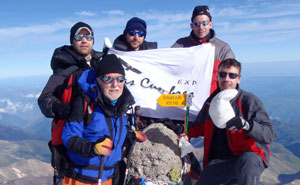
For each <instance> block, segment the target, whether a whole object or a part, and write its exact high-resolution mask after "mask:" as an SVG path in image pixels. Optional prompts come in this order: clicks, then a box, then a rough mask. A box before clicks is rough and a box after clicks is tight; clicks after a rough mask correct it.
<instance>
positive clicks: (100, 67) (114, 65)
mask: <svg viewBox="0 0 300 185" xmlns="http://www.w3.org/2000/svg"><path fill="white" fill-rule="evenodd" d="M121 60H122V59H120V58H118V57H117V56H116V55H114V54H109V55H106V56H105V57H104V58H102V59H101V60H100V61H99V62H98V64H97V67H96V77H99V76H103V75H105V74H108V73H120V74H122V75H125V70H124V68H123V66H122V64H121Z"/></svg>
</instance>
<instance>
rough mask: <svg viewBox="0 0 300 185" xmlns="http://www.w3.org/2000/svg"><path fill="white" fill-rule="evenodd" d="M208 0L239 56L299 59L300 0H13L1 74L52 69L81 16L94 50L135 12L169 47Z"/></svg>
mask: <svg viewBox="0 0 300 185" xmlns="http://www.w3.org/2000/svg"><path fill="white" fill-rule="evenodd" d="M204 4H206V5H208V6H209V7H210V10H211V14H212V17H213V28H214V29H215V31H216V34H217V37H219V38H220V39H222V40H224V41H226V42H227V43H229V44H230V46H231V48H232V50H233V51H234V53H235V55H236V58H237V59H238V60H239V61H241V62H242V63H243V62H244V63H250V62H272V61H286V62H287V64H288V62H289V61H299V62H300V54H299V52H300V44H299V43H300V1H299V0H268V1H265V0H243V1H242V0H239V1H236V0H198V1H197V0H186V1H183V0H160V1H159V0H127V1H124V0H107V1H103V0H90V1H79V0H51V1H40V0H26V1H22V0H11V1H4V2H2V3H1V7H0V17H1V25H0V35H1V37H0V63H1V68H0V78H7V77H17V76H31V75H50V74H51V69H50V59H51V56H52V54H53V51H54V49H55V48H57V47H59V46H62V45H66V44H69V31H70V28H71V27H72V25H73V24H74V23H76V22H78V21H84V22H86V23H88V24H90V25H91V26H92V28H93V29H94V32H95V45H94V49H96V50H102V47H103V39H104V38H105V37H108V38H109V39H110V40H111V41H113V40H114V39H115V38H116V37H117V36H118V35H119V34H121V33H122V32H123V29H124V26H125V24H126V22H127V20H128V19H130V18H131V17H134V16H138V17H140V18H142V19H144V20H146V22H147V24H148V29H147V31H148V32H147V38H146V40H148V41H157V42H158V46H159V48H168V47H170V46H171V45H172V44H173V43H174V42H175V41H176V40H177V39H178V38H180V37H184V36H187V35H188V34H189V33H190V27H189V23H190V18H191V14H192V11H193V8H194V7H195V6H197V5H204Z"/></svg>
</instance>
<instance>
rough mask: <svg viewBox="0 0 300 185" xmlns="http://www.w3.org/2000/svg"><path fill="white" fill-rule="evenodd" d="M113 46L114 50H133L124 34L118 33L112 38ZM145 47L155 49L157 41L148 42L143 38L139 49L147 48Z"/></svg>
mask: <svg viewBox="0 0 300 185" xmlns="http://www.w3.org/2000/svg"><path fill="white" fill-rule="evenodd" d="M113 47H114V48H115V49H116V50H120V51H133V49H132V48H131V46H130V45H129V44H128V43H127V41H126V38H125V36H124V34H122V35H119V36H118V37H117V38H116V39H115V40H114V43H113ZM147 49H157V42H148V41H146V40H144V42H143V44H142V45H141V47H140V50H147Z"/></svg>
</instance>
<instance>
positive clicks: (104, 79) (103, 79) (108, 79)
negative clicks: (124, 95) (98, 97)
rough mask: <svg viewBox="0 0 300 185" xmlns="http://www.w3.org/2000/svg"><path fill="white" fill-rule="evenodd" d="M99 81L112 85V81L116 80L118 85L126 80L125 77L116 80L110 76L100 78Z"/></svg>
mask: <svg viewBox="0 0 300 185" xmlns="http://www.w3.org/2000/svg"><path fill="white" fill-rule="evenodd" d="M100 80H101V81H102V82H103V83H105V84H109V83H112V82H113V81H114V80H116V81H117V82H118V83H122V82H124V81H125V80H126V78H125V76H118V77H116V78H114V77H111V76H101V77H100Z"/></svg>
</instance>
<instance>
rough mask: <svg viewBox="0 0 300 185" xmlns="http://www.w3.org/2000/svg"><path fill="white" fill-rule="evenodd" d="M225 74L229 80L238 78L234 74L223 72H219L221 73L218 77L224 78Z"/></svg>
mask: <svg viewBox="0 0 300 185" xmlns="http://www.w3.org/2000/svg"><path fill="white" fill-rule="evenodd" d="M227 74H228V75H229V78H230V79H236V78H237V77H238V76H240V75H238V74H236V73H226V72H224V71H221V72H219V77H221V78H226V76H227Z"/></svg>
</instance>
